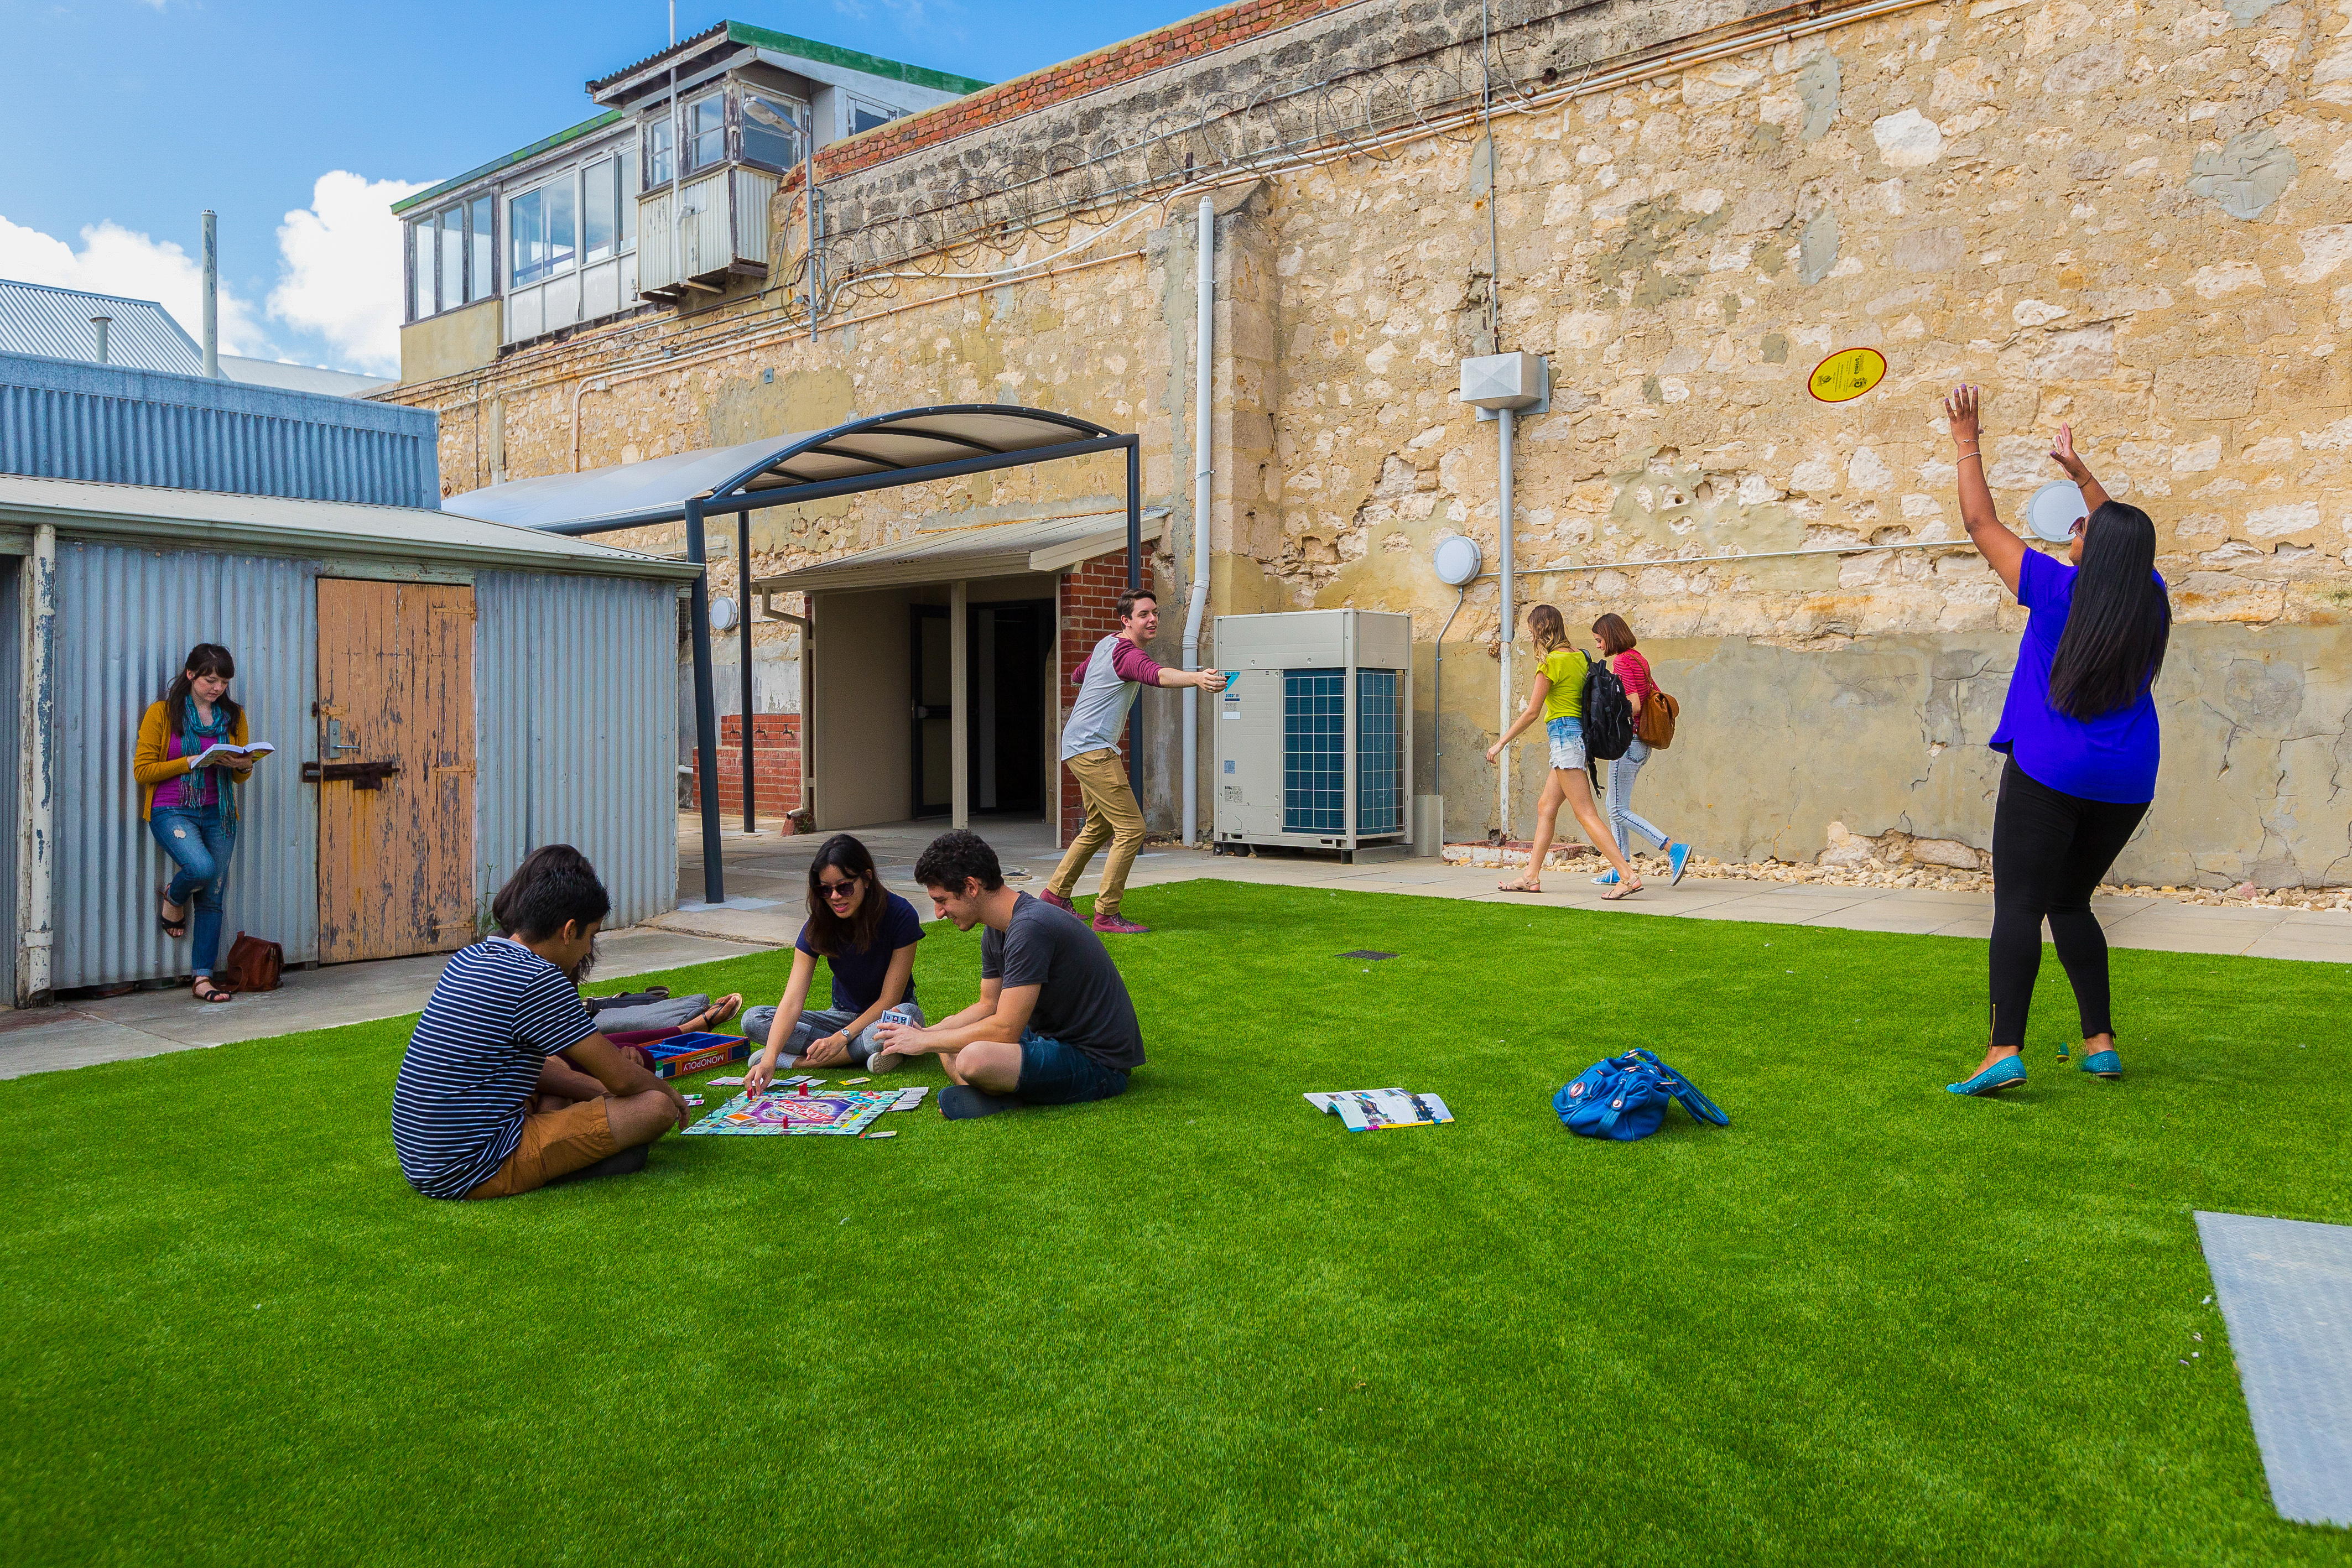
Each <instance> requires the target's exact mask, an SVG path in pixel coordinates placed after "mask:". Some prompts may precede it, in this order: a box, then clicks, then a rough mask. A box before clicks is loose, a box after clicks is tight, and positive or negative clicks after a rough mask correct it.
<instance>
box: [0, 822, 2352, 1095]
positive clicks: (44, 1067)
mask: <svg viewBox="0 0 2352 1568" xmlns="http://www.w3.org/2000/svg"><path fill="white" fill-rule="evenodd" d="M979 826H980V831H981V832H982V834H983V835H984V836H985V837H986V838H987V839H988V841H990V842H991V843H992V844H994V845H995V846H996V851H997V854H998V856H999V857H1000V858H1001V859H1002V860H1003V863H1004V867H1005V871H1006V874H1007V876H1008V877H1009V878H1010V879H1012V880H1013V882H1014V883H1015V884H1016V885H1019V886H1023V887H1025V888H1032V889H1034V888H1037V887H1042V886H1044V885H1045V879H1046V878H1047V877H1048V876H1050V875H1051V874H1052V873H1053V870H1054V867H1055V865H1056V864H1057V863H1058V862H1060V860H1061V852H1060V851H1059V850H1058V849H1056V848H1055V845H1054V840H1053V835H1052V833H1051V832H1049V831H1047V829H1046V826H1045V823H1044V822H1042V821H982V822H981V823H980V824H979ZM939 831H940V823H937V822H900V823H894V824H891V825H888V826H886V827H879V828H866V829H860V830H859V831H858V837H859V838H861V839H863V840H864V841H865V842H866V847H867V848H868V849H869V850H871V851H872V852H874V856H875V860H876V862H877V865H878V866H879V867H880V869H881V872H882V876H883V880H884V882H885V883H887V884H888V885H889V886H890V887H891V888H893V889H894V890H896V891H897V892H898V893H901V894H904V895H905V896H906V897H908V899H909V900H911V901H912V902H913V903H914V904H915V906H916V908H917V909H918V910H919V911H921V912H922V913H923V915H925V916H926V917H928V916H929V914H930V906H929V902H928V901H927V900H926V899H925V898H924V896H923V890H922V888H921V887H920V886H919V884H918V883H916V882H915V880H914V871H915V859H916V857H917V856H918V855H919V854H921V853H922V851H923V846H924V845H926V844H928V843H929V842H930V841H931V840H932V838H933V837H935V836H936V835H937V834H938V833H939ZM700 841H701V834H700V827H699V824H698V822H697V821H695V820H694V819H692V818H684V819H681V820H680V822H679V843H678V861H679V865H678V897H679V900H680V907H679V908H678V909H677V910H676V911H675V912H673V913H671V914H668V915H662V916H660V917H659V918H658V919H656V920H655V921H653V922H651V923H649V924H647V925H641V926H638V927H636V928H635V929H634V930H630V931H625V932H615V933H614V935H613V936H610V937H608V938H606V939H605V942H604V949H603V951H604V960H603V962H602V963H601V964H600V965H599V967H598V968H597V972H596V977H597V979H598V981H599V982H603V981H606V980H612V979H617V978H619V977H623V976H626V975H641V974H645V973H646V972H648V971H650V970H655V969H668V968H675V967H678V966H680V965H685V964H698V963H707V962H709V961H711V960H713V959H719V958H730V957H734V956H739V955H740V954H742V953H743V952H745V951H746V950H747V949H748V948H752V947H764V946H784V945H785V944H788V943H790V942H791V941H792V940H793V937H794V936H798V935H799V934H800V926H801V917H802V915H803V911H804V910H805V908H806V906H807V899H808V866H809V862H810V861H812V860H813V859H814V858H815V855H816V852H817V848H818V846H819V845H821V844H822V843H823V842H824V837H823V836H822V835H816V834H811V835H807V836H803V837H795V838H778V837H775V836H774V835H773V834H769V833H761V834H756V835H752V836H750V837H746V836H745V835H744V834H743V833H742V832H741V831H740V830H739V831H730V832H729V833H728V834H727V835H726V836H725V838H724V839H723V841H722V843H721V853H722V855H723V857H724V865H725V871H726V883H727V886H726V893H727V900H726V903H725V904H722V905H719V906H717V907H707V906H704V905H703V904H702V903H701V898H702V893H703V887H702V857H701V852H700ZM1100 863H1101V862H1100V861H1099V860H1097V862H1096V864H1097V866H1099V865H1100ZM1201 877H1207V878H1213V879H1216V880H1219V881H1224V882H1237V883H1266V884H1269V885H1273V886H1279V887H1323V888H1349V889H1354V890H1356V891H1358V892H1362V893H1398V894H1411V895H1413V896H1416V897H1423V898H1460V899H1468V900H1470V901H1472V902H1475V903H1484V904H1531V905H1540V906H1544V907H1552V908H1557V907H1560V906H1563V905H1566V906H1569V907H1573V908H1578V909H1597V910H1602V911H1606V912H1610V913H1613V914H1619V915H1626V916H1629V917H1640V916H1648V917H1659V916H1668V917H1675V918H1682V919H1694V920H1754V921H1762V922H1766V923H1770V924H1777V925H1832V926H1837V927H1840V928H1842V929H1844V930H1849V931H1899V932H1908V933H1912V934H1914V935H1919V936H1970V937H1975V938H1977V939H1978V940H1979V941H1981V940H1983V939H1984V938H1985V937H1987V936H1990V934H1991V931H1992V897H1991V895H1990V894H1980V893H1932V892H1922V891H1918V890H1916V889H1909V888H1873V887H1823V886H1818V885H1812V884H1788V883H1760V882H1729V881H1721V882H1716V881H1702V880H1700V879H1698V878H1696V877H1690V878H1685V879H1684V882H1683V884H1682V885H1681V886H1680V887H1675V888H1669V887H1667V886H1665V885H1664V880H1663V879H1661V880H1660V881H1658V882H1654V883H1651V884H1650V886H1649V887H1648V888H1647V889H1645V890H1644V891H1643V892H1642V893H1641V894H1637V895H1635V896H1634V897H1632V898H1629V899H1625V900H1623V901H1622V902H1620V903H1616V904H1611V903H1607V902H1605V901H1603V900H1602V898H1601V889H1599V888H1597V887H1595V886H1593V885H1592V882H1591V873H1590V872H1573V873H1571V872H1550V873H1546V874H1545V877H1544V884H1545V886H1546V888H1547V889H1549V891H1547V892H1545V893H1542V894H1512V893H1502V892H1499V891H1497V890H1496V886H1495V884H1496V883H1498V882H1501V881H1504V880H1506V877H1505V875H1504V873H1499V872H1496V871H1494V870H1491V869H1471V868H1467V867H1457V866H1448V865H1445V864H1444V863H1442V862H1438V861H1433V860H1390V861H1383V862H1374V863H1369V864H1358V865H1341V864H1339V862H1337V861H1335V860H1330V859H1328V858H1310V857H1307V856H1304V855H1287V854H1281V853H1267V854H1264V855H1253V856H1246V857H1244V856H1236V855H1211V854H1205V853H1202V852H1199V851H1193V850H1178V849H1167V848H1161V849H1154V850H1150V851H1147V852H1145V853H1144V854H1143V855H1141V856H1140V857H1139V858H1138V859H1137V861H1136V863H1135V871H1134V873H1133V874H1132V875H1131V876H1130V877H1129V879H1128V885H1129V889H1130V890H1133V891H1134V896H1133V897H1132V898H1131V899H1130V900H1129V904H1128V912H1129V914H1130V915H1133V916H1134V917H1135V918H1137V919H1139V920H1142V921H1144V922H1146V923H1147V924H1148V923H1149V922H1150V919H1151V896H1150V889H1151V888H1152V887H1153V886H1155V885H1157V884H1160V883H1171V882H1187V881H1191V880H1193V879H1195V878H1201ZM1097 882H1098V878H1097V876H1096V875H1093V874H1089V875H1088V876H1087V877H1086V878H1085V879H1083V880H1082V881H1081V882H1080V883H1079V884H1078V892H1079V893H1080V894H1090V893H1093V892H1094V891H1096V888H1097ZM2094 907H2095V908H2096V910H2097V911H2098V915H2099V919H2100V921H2101V922H2102V923H2103V924H2104V925H2105V926H2106V929H2107V936H2108V940H2110V941H2111V942H2113V943H2114V944H2115V945H2116V946H2119V947H2146V948H2153V949H2157V950H2159V951H2164V952H2172V953H2227V954H2237V955H2243V956H2249V957H2256V958H2292V959H2302V960H2305V961H2312V962H2320V963H2336V964H2345V963H2352V915H2346V914H2312V913H2307V912H2305V911H2302V910H2294V909H2261V908H2255V907H2252V906H2250V905H2229V906H2224V907H2220V908H2213V907H2207V906H2203V905H2198V904H2175V903H2173V902H2171V901H2170V900H2168V899H2158V898H2103V899H2100V900H2098V901H2097V903H2096V904H2095V906H2094ZM442 962H443V960H442V959H441V958H439V957H419V958H396V959H392V960H389V961H387V962H383V963H376V964H339V965H336V966H334V967H330V968H324V969H301V970H294V971H290V972H289V974H288V975H287V977H286V983H285V987H284V988H282V989H280V990H278V991H273V992H270V993H268V994H267V995H264V996H257V997H247V998H241V999H239V1000H237V1001H235V1002H231V1003H228V1004H226V1005H225V1006H221V1007H200V1006H198V1005H197V1004H196V1003H194V1002H193V1001H191V1000H190V999H189V998H188V994H187V992H186V991H185V990H184V989H181V988H173V989H171V990H163V991H134V992H132V993H131V994H130V995H129V996H122V997H113V998H108V999H106V1000H104V1001H89V1002H80V1003H76V1004H74V1005H73V1006H70V1007H53V1008H39V1009H30V1010H26V1011H21V1012H8V1011H0V1078H16V1077H20V1076H22V1075H23V1074H26V1073H28V1072H48V1071H57V1070H58V1069H60V1068H68V1067H83V1066H87V1065H89V1064H90V1063H92V1062H99V1061H125V1060H128V1059H131V1058H133V1057H142V1056H154V1055H160V1054H162V1053H163V1052H165V1051H185V1050H188V1049H190V1048H192V1047H195V1046H206V1045H221V1044H225V1043H226V1042H227V1041H230V1040H256V1039H262V1038H266V1037H268V1036H270V1035H278V1034H289V1033H292V1032H294V1031H296V1030H309V1029H326V1028H331V1027H333V1026H334V1025H337V1024H346V1023H358V1022H362V1021H363V1020H365V1019H378V1018H393V1017H396V1016H398V1015H399V1014H402V1013H406V1012H414V1011H415V1010H416V1009H419V1008H421V1007H423V1006H424V1005H425V997H426V995H427V994H428V993H430V992H431V990H432V988H433V982H434V980H435V979H436V978H437V977H439V975H440V973H441V965H442Z"/></svg>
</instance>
